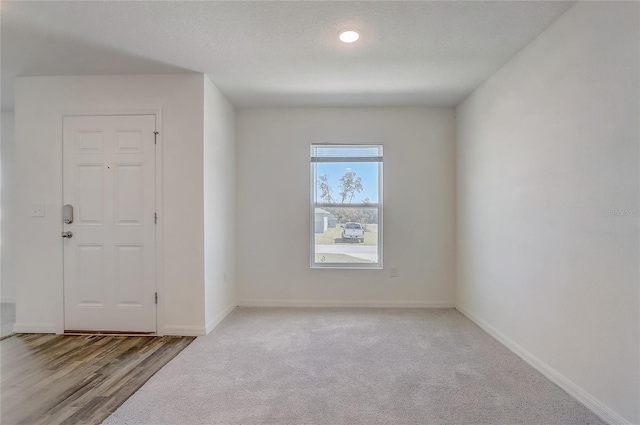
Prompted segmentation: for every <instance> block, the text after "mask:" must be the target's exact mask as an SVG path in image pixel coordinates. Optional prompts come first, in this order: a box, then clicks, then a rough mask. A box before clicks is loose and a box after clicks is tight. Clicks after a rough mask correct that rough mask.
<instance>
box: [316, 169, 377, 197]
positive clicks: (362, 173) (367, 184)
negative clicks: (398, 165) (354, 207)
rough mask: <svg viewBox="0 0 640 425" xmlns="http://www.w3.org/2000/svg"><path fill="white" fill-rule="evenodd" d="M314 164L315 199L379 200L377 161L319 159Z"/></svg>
mask: <svg viewBox="0 0 640 425" xmlns="http://www.w3.org/2000/svg"><path fill="white" fill-rule="evenodd" d="M315 167H316V168H315V177H316V190H315V199H314V200H315V202H316V203H321V204H322V203H324V204H326V203H338V204H362V203H373V204H377V203H378V193H379V190H378V189H379V188H378V182H379V180H378V176H379V165H378V163H377V162H318V163H316V164H315Z"/></svg>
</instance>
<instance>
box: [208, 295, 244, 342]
mask: <svg viewBox="0 0 640 425" xmlns="http://www.w3.org/2000/svg"><path fill="white" fill-rule="evenodd" d="M237 306H238V303H236V302H232V303H231V304H229V305H228V306H227V308H225V309H224V310H222V311H221V312H220V314H218V315H217V316H216V317H214V318H213V319H211V320H210V321H209V323H207V329H206V332H207V335H208V334H209V333H210V332H211V331H212V330H214V329H215V328H216V327H217V326H218V325H219V324H220V323H222V321H223V320H224V319H226V317H227V316H228V315H229V314H231V312H232V311H233V310H235V308H236V307H237Z"/></svg>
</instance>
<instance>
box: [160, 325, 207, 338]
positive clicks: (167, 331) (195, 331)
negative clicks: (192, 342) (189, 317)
mask: <svg viewBox="0 0 640 425" xmlns="http://www.w3.org/2000/svg"><path fill="white" fill-rule="evenodd" d="M162 334H163V335H173V336H204V335H206V334H207V330H206V328H205V327H204V326H180V325H166V326H165V327H164V332H163V333H162Z"/></svg>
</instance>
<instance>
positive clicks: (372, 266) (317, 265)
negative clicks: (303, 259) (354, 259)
mask: <svg viewBox="0 0 640 425" xmlns="http://www.w3.org/2000/svg"><path fill="white" fill-rule="evenodd" d="M316 147H322V148H337V149H340V148H342V149H344V148H348V147H354V148H376V149H379V152H380V155H379V156H377V157H322V158H319V157H315V156H314V148H316ZM310 153H311V154H310V165H311V166H310V171H311V178H310V181H311V191H310V193H311V204H310V208H309V210H310V223H309V231H310V241H311V244H310V245H311V247H310V250H309V251H310V253H311V255H310V263H311V268H312V269H373V270H382V268H383V267H382V252H383V243H382V239H383V238H382V235H383V225H382V223H383V218H382V215H383V214H382V210H383V208H382V206H383V202H384V201H383V194H382V192H383V190H382V189H383V178H382V169H383V167H382V164H383V159H384V146H383V145H382V144H380V143H367V144H357V143H345V144H324V143H312V144H311V147H310ZM318 162H377V163H378V202H377V203H375V202H372V203H366V204H364V203H355V204H344V203H323V202H316V199H317V198H316V195H317V188H318V185H317V182H316V178H317V176H316V174H317V173H316V164H317V163H318ZM316 208H377V210H378V262H377V263H364V262H363V263H317V262H316V252H315V251H316V244H315V209H316Z"/></svg>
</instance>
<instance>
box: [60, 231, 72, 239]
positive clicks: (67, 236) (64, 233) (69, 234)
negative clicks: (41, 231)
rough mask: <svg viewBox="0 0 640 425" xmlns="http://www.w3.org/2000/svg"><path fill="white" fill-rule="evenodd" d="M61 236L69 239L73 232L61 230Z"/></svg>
mask: <svg viewBox="0 0 640 425" xmlns="http://www.w3.org/2000/svg"><path fill="white" fill-rule="evenodd" d="M62 237H63V238H69V239H71V238H72V237H73V233H71V232H70V231H69V232H62Z"/></svg>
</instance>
